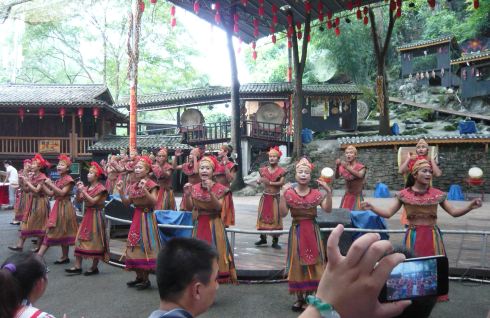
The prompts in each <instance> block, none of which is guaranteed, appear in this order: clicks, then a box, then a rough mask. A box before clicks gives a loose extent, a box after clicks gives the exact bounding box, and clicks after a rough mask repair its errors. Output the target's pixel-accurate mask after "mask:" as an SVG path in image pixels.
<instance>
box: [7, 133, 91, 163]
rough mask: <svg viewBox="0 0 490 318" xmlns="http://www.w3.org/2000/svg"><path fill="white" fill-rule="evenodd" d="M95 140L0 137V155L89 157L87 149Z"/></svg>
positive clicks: (72, 137) (73, 136)
mask: <svg viewBox="0 0 490 318" xmlns="http://www.w3.org/2000/svg"><path fill="white" fill-rule="evenodd" d="M94 143H95V138H78V137H77V136H76V135H71V134H70V136H69V137H42V136H40V137H12V136H0V155H14V156H25V155H28V156H31V155H34V154H36V153H43V154H53V155H56V154H60V153H66V154H69V155H71V156H72V157H74V158H77V157H86V156H91V153H90V152H89V151H88V147H90V146H91V145H92V144H94Z"/></svg>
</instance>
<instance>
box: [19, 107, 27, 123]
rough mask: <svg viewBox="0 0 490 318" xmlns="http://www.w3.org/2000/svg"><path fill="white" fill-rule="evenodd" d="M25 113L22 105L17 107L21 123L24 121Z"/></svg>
mask: <svg viewBox="0 0 490 318" xmlns="http://www.w3.org/2000/svg"><path fill="white" fill-rule="evenodd" d="M25 115H26V109H25V108H24V107H21V108H19V118H20V121H21V122H22V123H23V122H24V116H25Z"/></svg>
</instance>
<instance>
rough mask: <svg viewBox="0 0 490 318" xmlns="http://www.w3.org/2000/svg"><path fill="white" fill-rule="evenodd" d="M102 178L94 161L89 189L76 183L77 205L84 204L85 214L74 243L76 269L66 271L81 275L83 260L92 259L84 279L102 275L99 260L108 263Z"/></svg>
mask: <svg viewBox="0 0 490 318" xmlns="http://www.w3.org/2000/svg"><path fill="white" fill-rule="evenodd" d="M103 175H104V170H103V169H102V167H101V166H99V164H98V163H97V162H91V163H90V169H89V171H88V175H87V179H88V182H89V186H88V187H84V186H83V183H82V182H78V183H77V196H76V199H77V201H78V202H82V201H83V202H85V213H84V214H83V220H82V223H81V224H80V228H79V229H78V233H77V239H76V243H75V258H76V260H75V266H74V267H72V268H67V269H65V271H66V272H67V273H70V274H81V273H82V258H91V259H92V267H91V268H90V270H89V271H86V272H85V273H84V275H85V276H90V275H96V274H98V273H99V269H98V268H97V265H98V263H99V260H103V261H105V262H107V261H109V241H108V240H107V236H106V226H105V219H104V215H103V212H102V210H103V209H104V202H105V199H106V198H107V190H106V188H105V187H104V186H103V185H102V183H100V182H99V179H100V178H101V177H102V176H103Z"/></svg>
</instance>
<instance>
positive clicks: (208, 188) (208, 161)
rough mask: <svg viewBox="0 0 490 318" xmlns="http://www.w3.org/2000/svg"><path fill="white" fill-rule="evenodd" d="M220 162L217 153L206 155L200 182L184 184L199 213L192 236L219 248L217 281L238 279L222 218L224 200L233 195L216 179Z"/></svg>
mask: <svg viewBox="0 0 490 318" xmlns="http://www.w3.org/2000/svg"><path fill="white" fill-rule="evenodd" d="M217 165H218V161H217V160H216V158H215V157H212V156H206V157H204V158H202V159H201V161H200V162H199V177H200V179H201V182H199V183H197V184H194V185H192V184H190V183H187V184H186V185H185V186H184V191H185V193H186V196H185V197H186V199H187V202H186V205H187V206H189V207H192V209H193V214H195V215H196V220H195V222H194V229H193V231H192V237H195V238H198V239H200V240H203V241H206V242H208V243H209V244H210V245H212V246H213V247H214V248H216V251H217V252H218V267H219V270H218V282H219V283H233V284H236V283H237V276H236V270H235V262H234V258H233V250H231V247H230V244H229V242H228V237H227V236H226V232H225V225H224V223H223V221H222V219H221V211H222V209H223V202H224V201H225V200H226V197H227V196H229V195H231V193H230V190H229V189H228V188H227V187H225V186H224V185H222V184H221V183H218V182H215V181H213V173H214V169H215V168H216V166H217Z"/></svg>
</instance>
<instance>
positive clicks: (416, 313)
mask: <svg viewBox="0 0 490 318" xmlns="http://www.w3.org/2000/svg"><path fill="white" fill-rule="evenodd" d="M394 253H402V254H404V255H405V257H406V258H407V259H409V258H414V257H415V255H414V253H413V252H412V251H410V250H408V249H407V248H405V247H401V246H398V247H395V249H394ZM436 303H437V296H433V297H424V298H415V299H412V303H411V304H410V306H408V307H407V308H405V310H404V311H403V312H402V313H401V314H400V315H398V316H396V317H395V318H413V317H417V318H428V317H430V314H431V312H432V309H434V306H435V305H436Z"/></svg>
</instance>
